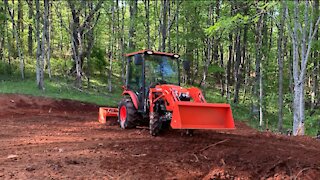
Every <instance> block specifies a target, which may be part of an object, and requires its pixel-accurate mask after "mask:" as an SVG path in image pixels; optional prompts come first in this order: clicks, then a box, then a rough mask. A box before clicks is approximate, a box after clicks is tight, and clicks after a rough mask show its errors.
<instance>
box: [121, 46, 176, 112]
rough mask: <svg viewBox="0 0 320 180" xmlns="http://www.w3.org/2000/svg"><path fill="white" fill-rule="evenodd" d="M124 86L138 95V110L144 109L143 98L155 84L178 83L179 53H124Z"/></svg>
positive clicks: (148, 51) (143, 51)
mask: <svg viewBox="0 0 320 180" xmlns="http://www.w3.org/2000/svg"><path fill="white" fill-rule="evenodd" d="M126 57H127V76H126V88H127V89H128V90H130V91H133V92H134V93H135V94H136V96H137V97H138V101H139V108H138V110H139V111H145V110H147V108H146V107H145V103H144V102H145V101H144V100H145V99H147V98H148V97H147V94H148V93H149V89H150V88H154V87H155V86H156V85H161V84H172V85H178V86H179V85H180V71H179V55H177V54H173V53H163V52H155V51H151V50H142V51H138V52H134V53H130V54H127V55H126Z"/></svg>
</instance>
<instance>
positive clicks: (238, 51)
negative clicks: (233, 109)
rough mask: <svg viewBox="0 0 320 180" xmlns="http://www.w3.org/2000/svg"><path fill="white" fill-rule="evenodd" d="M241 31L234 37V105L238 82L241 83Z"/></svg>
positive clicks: (237, 99) (238, 88)
mask: <svg viewBox="0 0 320 180" xmlns="http://www.w3.org/2000/svg"><path fill="white" fill-rule="evenodd" d="M240 40H241V30H240V29H239V30H238V32H237V35H236V46H235V50H236V64H235V70H234V74H235V75H234V79H235V88H234V99H233V102H234V103H235V104H237V103H238V101H239V90H240V82H241V78H240V76H241V73H240V71H241V70H240V68H241V67H240V65H241V44H240Z"/></svg>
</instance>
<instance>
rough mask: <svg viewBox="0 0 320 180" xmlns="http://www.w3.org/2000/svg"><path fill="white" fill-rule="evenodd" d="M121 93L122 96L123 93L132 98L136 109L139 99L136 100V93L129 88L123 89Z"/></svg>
mask: <svg viewBox="0 0 320 180" xmlns="http://www.w3.org/2000/svg"><path fill="white" fill-rule="evenodd" d="M122 95H123V96H124V95H129V96H130V98H131V99H132V102H133V105H134V107H135V108H136V109H138V105H139V101H138V97H137V95H136V94H135V93H134V92H132V91H129V90H124V91H123V92H122Z"/></svg>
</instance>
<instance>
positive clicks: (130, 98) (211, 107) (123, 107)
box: [99, 50, 235, 136]
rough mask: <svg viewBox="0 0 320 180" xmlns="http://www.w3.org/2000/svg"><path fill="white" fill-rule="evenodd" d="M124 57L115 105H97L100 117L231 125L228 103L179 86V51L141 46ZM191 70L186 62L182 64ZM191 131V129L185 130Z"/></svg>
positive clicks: (155, 125)
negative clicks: (119, 96) (211, 100)
mask: <svg viewBox="0 0 320 180" xmlns="http://www.w3.org/2000/svg"><path fill="white" fill-rule="evenodd" d="M125 56H126V57H127V67H126V84H125V86H124V91H123V93H122V95H123V99H122V100H121V101H120V102H119V104H118V108H110V107H100V109H99V121H100V122H101V123H106V118H107V117H118V123H119V125H120V127H121V128H123V129H129V128H135V127H137V126H141V125H147V126H149V130H150V134H151V135H153V136H156V135H158V134H159V133H160V131H162V130H165V129H167V128H168V127H171V128H172V129H186V130H187V132H193V129H234V128H235V127H234V121H233V117H232V112H231V108H230V105H229V104H217V103H207V102H206V100H205V98H204V96H203V94H202V92H201V90H200V89H198V88H195V87H190V88H184V87H181V86H180V78H179V77H180V70H179V69H180V68H179V55H177V54H173V53H165V52H155V51H151V50H142V51H137V52H133V53H130V54H126V55H125ZM183 67H184V69H185V70H188V69H189V70H190V68H188V67H189V65H188V63H185V64H183ZM188 134H192V133H188Z"/></svg>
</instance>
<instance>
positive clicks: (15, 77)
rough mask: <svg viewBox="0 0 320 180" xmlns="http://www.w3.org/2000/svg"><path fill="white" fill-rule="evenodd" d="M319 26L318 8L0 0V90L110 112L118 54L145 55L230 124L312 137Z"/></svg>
mask: <svg viewBox="0 0 320 180" xmlns="http://www.w3.org/2000/svg"><path fill="white" fill-rule="evenodd" d="M319 20H320V18H319V0H314V1H308V0H306V1H298V0H295V1H251V0H243V1H222V0H216V1H191V0H190V1H186V0H171V1H170V0H143V1H137V0H122V1H120V0H115V1H104V0H97V1H85V0H79V1H49V0H44V1H39V0H35V1H33V0H12V1H8V0H1V1H0V92H1V93H24V94H32V95H43V96H51V97H57V98H71V99H78V100H83V101H89V102H95V103H98V104H101V105H113V106H116V104H117V102H118V101H119V100H120V96H121V93H120V92H121V88H120V87H121V86H122V84H123V82H124V77H125V65H126V59H125V58H124V57H123V54H125V53H128V52H132V51H137V50H141V49H153V50H157V51H165V52H175V53H179V54H180V55H181V63H183V62H185V63H186V62H187V63H189V64H190V67H191V68H190V71H185V70H183V69H181V71H182V72H183V73H182V76H183V77H182V83H183V85H184V86H197V87H199V88H201V89H202V90H203V92H204V93H205V96H206V97H207V99H208V100H209V101H210V102H227V103H230V104H231V105H232V109H233V113H234V117H235V119H237V120H243V121H246V122H247V123H249V124H250V125H252V126H254V127H256V128H259V129H261V130H266V129H268V130H273V131H278V132H282V133H286V132H287V131H288V130H289V131H291V130H292V132H293V135H302V134H305V133H307V134H309V135H316V134H317V131H318V130H319V128H320V110H319V107H320V103H319V102H320V96H319V79H320V78H319V66H320V63H319V60H320V58H319V48H320V47H319V46H320V43H319V32H318V30H319V26H318V25H319Z"/></svg>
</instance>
